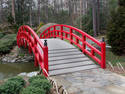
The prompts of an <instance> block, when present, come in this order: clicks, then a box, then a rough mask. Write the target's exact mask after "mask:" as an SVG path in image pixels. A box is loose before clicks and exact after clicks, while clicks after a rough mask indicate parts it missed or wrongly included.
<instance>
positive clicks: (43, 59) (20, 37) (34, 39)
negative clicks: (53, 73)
mask: <svg viewBox="0 0 125 94" xmlns="http://www.w3.org/2000/svg"><path fill="white" fill-rule="evenodd" d="M44 37H45V33H44ZM38 44H39V46H40V47H41V49H42V50H43V53H44V54H42V52H41V51H40V49H39V47H38ZM17 45H18V47H20V46H25V47H27V45H28V49H29V53H31V52H33V54H34V56H35V60H34V61H35V63H34V65H35V66H38V65H40V66H41V68H42V69H43V73H44V75H45V76H46V77H47V76H48V75H47V74H46V72H45V71H44V69H45V70H46V71H47V72H48V47H46V46H44V45H43V43H42V42H41V41H40V39H39V37H38V35H37V34H36V33H35V32H34V31H33V30H32V29H31V28H30V27H29V26H27V25H24V26H21V27H20V28H19V30H18V33H17Z"/></svg>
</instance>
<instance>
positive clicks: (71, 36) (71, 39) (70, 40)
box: [69, 28, 73, 44]
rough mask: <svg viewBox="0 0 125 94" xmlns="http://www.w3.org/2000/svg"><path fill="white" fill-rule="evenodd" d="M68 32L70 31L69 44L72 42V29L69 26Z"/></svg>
mask: <svg viewBox="0 0 125 94" xmlns="http://www.w3.org/2000/svg"><path fill="white" fill-rule="evenodd" d="M69 32H70V44H73V43H72V40H73V37H72V29H71V28H70V31H69Z"/></svg>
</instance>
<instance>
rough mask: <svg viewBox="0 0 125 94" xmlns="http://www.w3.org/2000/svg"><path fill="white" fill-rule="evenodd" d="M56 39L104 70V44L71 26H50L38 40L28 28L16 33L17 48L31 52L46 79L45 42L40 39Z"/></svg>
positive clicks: (47, 72) (47, 71)
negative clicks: (75, 49) (68, 44)
mask: <svg viewBox="0 0 125 94" xmlns="http://www.w3.org/2000/svg"><path fill="white" fill-rule="evenodd" d="M65 28H66V29H65ZM56 37H58V38H60V39H61V40H63V39H66V40H69V42H70V44H74V45H76V46H77V47H78V48H80V49H81V50H82V52H83V53H84V54H87V55H88V56H90V57H91V58H92V59H93V60H95V61H96V62H97V63H98V64H100V66H101V68H103V69H105V68H106V63H105V42H104V41H102V42H100V41H98V40H96V39H95V38H93V37H92V36H90V35H88V34H87V33H85V32H83V31H82V30H80V29H77V28H75V27H72V26H68V25H62V24H61V25H59V24H57V25H53V26H50V27H48V28H47V29H45V30H44V31H43V32H42V33H41V34H40V38H39V37H38V35H37V34H36V33H35V32H34V31H33V30H32V29H31V28H30V27H29V26H27V25H23V26H21V27H20V28H19V30H18V33H17V45H18V47H21V46H24V47H28V50H29V53H31V52H33V54H34V56H35V57H34V58H35V63H34V64H35V66H38V65H40V67H41V69H42V70H43V74H44V75H45V76H46V77H47V76H48V74H49V69H48V67H49V64H48V47H47V45H46V42H45V43H43V42H42V41H41V40H40V39H47V38H56ZM88 39H89V40H91V41H92V42H93V43H95V44H96V45H98V46H99V47H100V50H99V49H97V48H96V47H94V46H93V45H92V44H90V43H89V42H88V41H87V40H88ZM86 47H89V48H90V50H87V49H86ZM41 50H42V51H41ZM95 54H98V55H99V56H100V57H101V58H98V57H97V56H96V55H95Z"/></svg>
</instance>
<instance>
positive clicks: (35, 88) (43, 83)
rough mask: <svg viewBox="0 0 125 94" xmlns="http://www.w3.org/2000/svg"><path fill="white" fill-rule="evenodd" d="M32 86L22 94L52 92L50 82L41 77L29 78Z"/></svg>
mask: <svg viewBox="0 0 125 94" xmlns="http://www.w3.org/2000/svg"><path fill="white" fill-rule="evenodd" d="M29 82H30V85H29V86H28V87H27V88H25V89H23V91H22V93H21V94H46V93H48V92H49V91H50V88H51V84H50V82H49V81H48V80H47V79H46V78H45V77H44V76H41V75H38V76H33V77H31V78H29Z"/></svg>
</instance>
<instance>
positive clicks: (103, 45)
mask: <svg viewBox="0 0 125 94" xmlns="http://www.w3.org/2000/svg"><path fill="white" fill-rule="evenodd" d="M105 46H106V44H105V39H104V37H103V38H102V43H101V52H102V55H101V68H103V69H105V68H106V56H105V54H106V49H105Z"/></svg>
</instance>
